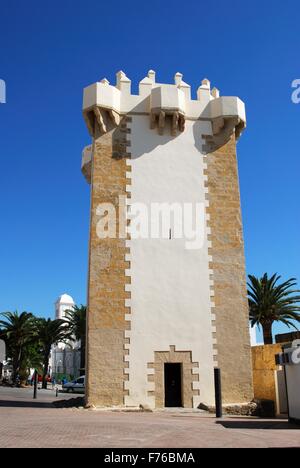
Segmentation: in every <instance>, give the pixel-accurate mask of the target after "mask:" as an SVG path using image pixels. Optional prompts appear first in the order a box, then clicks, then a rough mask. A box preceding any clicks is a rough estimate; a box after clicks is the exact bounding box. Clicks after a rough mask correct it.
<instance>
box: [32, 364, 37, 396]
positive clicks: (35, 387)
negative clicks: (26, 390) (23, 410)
mask: <svg viewBox="0 0 300 468" xmlns="http://www.w3.org/2000/svg"><path fill="white" fill-rule="evenodd" d="M37 384H38V373H37V371H36V370H35V371H34V383H33V398H34V400H36V398H37Z"/></svg>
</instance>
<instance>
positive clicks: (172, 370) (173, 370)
mask: <svg viewBox="0 0 300 468" xmlns="http://www.w3.org/2000/svg"><path fill="white" fill-rule="evenodd" d="M164 374H165V406H168V407H172V406H173V407H174V406H177V407H178V406H182V378H181V375H182V365H181V363H177V362H176V363H173V362H172V363H170V362H167V363H165V366H164Z"/></svg>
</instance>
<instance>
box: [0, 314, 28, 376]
mask: <svg viewBox="0 0 300 468" xmlns="http://www.w3.org/2000/svg"><path fill="white" fill-rule="evenodd" d="M0 315H2V316H3V317H4V320H0V325H1V327H2V330H1V338H2V339H4V341H5V342H6V346H7V350H8V353H7V354H8V356H9V357H10V358H11V360H12V368H13V374H12V380H13V383H16V379H17V376H18V375H21V374H22V376H23V374H24V372H25V371H26V365H25V367H24V365H23V364H24V361H25V358H26V348H27V346H28V345H29V344H30V343H31V342H32V340H33V338H34V327H33V315H32V314H31V313H29V312H22V313H21V314H20V315H19V314H18V312H17V311H16V312H3V313H2V314H0ZM25 380H26V379H25Z"/></svg>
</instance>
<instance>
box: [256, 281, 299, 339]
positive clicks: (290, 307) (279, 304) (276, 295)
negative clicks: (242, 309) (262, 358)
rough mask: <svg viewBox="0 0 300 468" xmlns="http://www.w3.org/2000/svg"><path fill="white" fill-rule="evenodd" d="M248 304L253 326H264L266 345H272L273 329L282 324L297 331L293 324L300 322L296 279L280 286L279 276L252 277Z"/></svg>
mask: <svg viewBox="0 0 300 468" xmlns="http://www.w3.org/2000/svg"><path fill="white" fill-rule="evenodd" d="M248 278H249V282H248V301H249V309H250V310H249V313H250V321H251V326H252V327H253V326H254V325H255V324H258V325H261V326H262V329H263V336H264V343H265V344H272V343H273V338H272V325H273V323H274V322H282V323H284V324H285V325H287V326H288V327H294V328H295V329H296V330H297V327H296V325H295V324H294V323H293V321H296V322H300V315H299V311H300V306H299V305H298V304H299V302H300V296H299V295H295V293H299V292H300V290H298V289H293V287H294V286H295V285H296V284H297V283H296V278H290V279H288V280H287V281H284V282H283V283H279V280H280V278H281V276H279V275H277V273H275V274H274V275H272V276H271V278H269V277H268V274H267V273H265V274H264V275H263V276H262V278H256V277H255V276H252V275H249V276H248Z"/></svg>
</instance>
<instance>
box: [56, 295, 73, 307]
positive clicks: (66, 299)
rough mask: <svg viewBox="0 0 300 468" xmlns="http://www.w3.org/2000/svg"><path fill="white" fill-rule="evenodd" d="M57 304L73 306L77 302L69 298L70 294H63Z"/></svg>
mask: <svg viewBox="0 0 300 468" xmlns="http://www.w3.org/2000/svg"><path fill="white" fill-rule="evenodd" d="M55 304H72V305H74V304H75V302H74V300H73V298H72V297H71V296H69V294H62V295H61V296H59V298H58V299H57V301H56V302H55Z"/></svg>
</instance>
